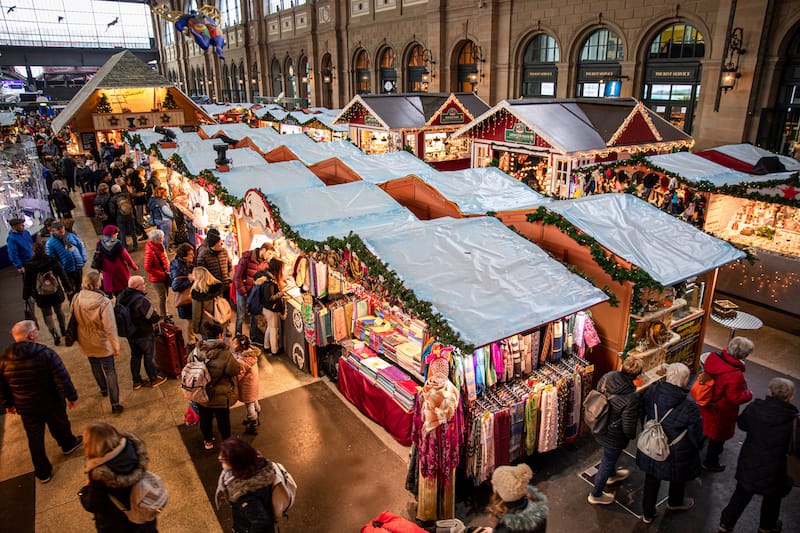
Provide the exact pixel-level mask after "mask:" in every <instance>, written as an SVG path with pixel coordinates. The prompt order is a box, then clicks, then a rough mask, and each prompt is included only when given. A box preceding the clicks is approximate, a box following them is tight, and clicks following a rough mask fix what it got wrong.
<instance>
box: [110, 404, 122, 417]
mask: <svg viewBox="0 0 800 533" xmlns="http://www.w3.org/2000/svg"><path fill="white" fill-rule="evenodd" d="M122 410H123V407H122V406H121V405H112V406H111V412H112V413H114V414H115V415H118V414H120V413H121V412H122Z"/></svg>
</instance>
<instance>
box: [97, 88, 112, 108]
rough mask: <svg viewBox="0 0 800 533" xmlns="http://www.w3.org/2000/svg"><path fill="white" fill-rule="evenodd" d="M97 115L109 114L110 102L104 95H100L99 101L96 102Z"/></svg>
mask: <svg viewBox="0 0 800 533" xmlns="http://www.w3.org/2000/svg"><path fill="white" fill-rule="evenodd" d="M97 112H98V113H111V102H109V101H108V96H106V93H101V94H100V101H99V102H97Z"/></svg>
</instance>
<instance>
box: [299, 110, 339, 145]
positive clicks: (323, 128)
mask: <svg viewBox="0 0 800 533" xmlns="http://www.w3.org/2000/svg"><path fill="white" fill-rule="evenodd" d="M309 111H311V110H309ZM335 113H336V114H331V110H327V112H315V113H312V114H311V120H309V121H308V122H306V123H305V124H303V133H305V134H306V135H308V136H309V137H311V138H312V139H314V140H315V141H317V142H325V141H346V140H348V139H349V138H350V127H349V126H348V125H347V124H337V123H336V115H338V114H339V111H338V110H336V111H335Z"/></svg>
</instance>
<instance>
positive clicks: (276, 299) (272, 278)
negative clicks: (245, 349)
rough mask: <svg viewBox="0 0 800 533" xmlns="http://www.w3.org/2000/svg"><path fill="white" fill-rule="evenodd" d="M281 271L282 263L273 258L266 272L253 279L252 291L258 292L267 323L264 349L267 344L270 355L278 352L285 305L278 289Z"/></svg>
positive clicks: (281, 292) (261, 272) (280, 281)
mask: <svg viewBox="0 0 800 533" xmlns="http://www.w3.org/2000/svg"><path fill="white" fill-rule="evenodd" d="M282 271H283V261H281V260H280V259H278V258H277V257H273V258H272V259H270V260H269V266H268V267H267V270H266V271H263V270H262V271H260V272H258V273H257V274H256V275H255V278H254V283H255V285H254V290H255V289H256V288H257V289H258V290H259V291H260V296H261V306H262V308H263V311H262V313H263V314H264V318H265V319H266V321H267V330H266V331H265V332H264V348H266V347H267V342H269V350H270V353H271V354H272V355H277V353H278V352H279V351H280V346H281V345H280V338H279V337H278V331H279V328H280V323H281V314H282V313H283V310H284V306H285V305H286V304H285V303H284V301H283V296H284V293H283V291H282V290H281V288H280V286H281V283H282V280H281V272H282Z"/></svg>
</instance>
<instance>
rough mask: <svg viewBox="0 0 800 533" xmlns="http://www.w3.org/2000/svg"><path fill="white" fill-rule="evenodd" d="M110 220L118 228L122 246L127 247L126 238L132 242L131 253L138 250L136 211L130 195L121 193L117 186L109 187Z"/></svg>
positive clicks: (125, 192)
mask: <svg viewBox="0 0 800 533" xmlns="http://www.w3.org/2000/svg"><path fill="white" fill-rule="evenodd" d="M109 208H110V209H111V213H110V215H111V220H113V221H115V222H116V224H117V227H118V228H119V235H120V240H121V241H122V244H123V245H124V246H125V247H127V246H128V242H127V238H128V237H130V238H131V240H132V241H133V245H132V248H133V251H134V252H135V251H136V250H138V249H139V241H138V240H137V238H136V210H135V208H134V207H133V199H132V198H131V195H130V193H128V192H127V191H123V190H122V187H120V186H119V185H118V184H116V183H115V184H114V185H112V186H111V201H110V202H109Z"/></svg>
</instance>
